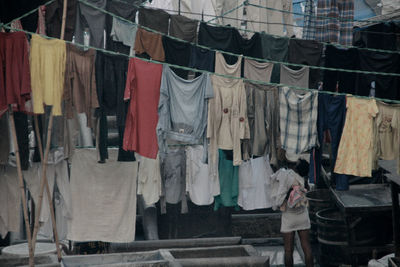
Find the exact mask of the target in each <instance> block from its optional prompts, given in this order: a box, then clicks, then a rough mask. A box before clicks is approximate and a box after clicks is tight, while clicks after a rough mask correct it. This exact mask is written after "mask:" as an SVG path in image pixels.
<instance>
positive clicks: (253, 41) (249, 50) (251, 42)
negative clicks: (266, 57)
mask: <svg viewBox="0 0 400 267" xmlns="http://www.w3.org/2000/svg"><path fill="white" fill-rule="evenodd" d="M242 54H243V55H244V56H248V57H255V58H260V59H262V58H263V53H262V44H261V35H260V34H259V33H255V34H253V36H252V37H251V38H250V39H245V38H242Z"/></svg>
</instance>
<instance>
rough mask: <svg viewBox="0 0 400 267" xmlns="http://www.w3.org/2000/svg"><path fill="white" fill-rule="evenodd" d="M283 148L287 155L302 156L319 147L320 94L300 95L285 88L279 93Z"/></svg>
mask: <svg viewBox="0 0 400 267" xmlns="http://www.w3.org/2000/svg"><path fill="white" fill-rule="evenodd" d="M279 103H280V106H279V113H280V130H281V143H282V148H283V149H285V150H286V154H289V153H290V154H301V153H303V152H305V151H309V150H311V149H312V148H313V147H315V146H316V145H317V115H318V93H316V92H308V93H305V94H298V93H296V91H294V90H291V89H289V88H288V87H283V88H281V89H280V91H279Z"/></svg>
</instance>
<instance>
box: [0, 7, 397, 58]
mask: <svg viewBox="0 0 400 267" xmlns="http://www.w3.org/2000/svg"><path fill="white" fill-rule="evenodd" d="M54 1H55V0H50V1H48V2H46V3H45V4H43V5H44V6H46V5H48V4H51V3H52V2H54ZM79 1H80V2H82V3H84V4H85V1H82V0H79ZM114 1H116V2H123V3H126V4H130V5H132V6H136V7H138V8H140V7H142V6H141V5H136V4H134V3H128V2H124V1H121V0H114ZM86 4H87V5H89V6H91V7H93V8H95V9H98V10H100V11H102V12H104V13H106V14H109V15H111V16H112V17H115V18H117V19H120V20H122V21H125V22H128V23H130V24H133V25H138V24H136V23H135V22H132V21H130V20H127V19H125V18H122V17H119V16H117V15H115V14H113V13H110V12H108V11H107V10H104V9H102V8H98V7H96V6H94V5H91V4H90V3H87V2H86ZM142 4H143V3H142ZM39 8H40V6H39V7H37V8H35V9H34V10H32V11H30V12H28V13H26V14H24V15H22V16H20V17H18V18H16V19H14V20H12V21H10V22H9V23H6V24H5V26H9V25H11V23H12V22H13V21H16V20H19V19H22V18H24V17H26V16H29V15H30V14H32V13H34V12H35V11H37V10H38V9H39ZM153 9H157V10H166V9H160V8H153ZM187 13H191V12H187ZM193 14H196V13H193ZM196 21H200V22H201V20H196ZM208 24H210V25H213V26H218V27H223V28H228V29H232V28H233V29H236V28H235V27H232V26H228V25H221V24H216V23H208ZM282 24H283V23H282ZM0 25H1V24H0ZM285 25H286V24H285ZM287 25H289V24H287ZM142 28H144V29H146V28H145V27H144V26H142ZM147 30H149V31H152V32H154V33H159V34H162V33H160V32H157V31H154V30H152V29H150V28H147ZM240 31H244V32H250V33H259V32H257V31H253V30H248V29H240ZM363 32H367V31H363ZM263 34H266V35H269V36H273V37H277V38H288V39H293V40H304V39H301V38H290V37H288V36H280V35H274V34H269V33H265V32H263ZM381 34H383V33H381ZM388 34H389V33H388ZM396 35H397V34H396ZM399 35H400V34H399ZM170 37H171V36H170ZM178 40H180V39H178ZM182 41H184V40H182ZM320 43H321V44H324V45H334V46H336V47H340V48H347V49H350V48H354V49H358V50H363V51H371V52H382V53H389V54H400V51H395V50H385V49H376V48H367V47H357V46H350V45H342V44H333V43H328V42H320ZM221 52H222V53H226V52H224V51H221Z"/></svg>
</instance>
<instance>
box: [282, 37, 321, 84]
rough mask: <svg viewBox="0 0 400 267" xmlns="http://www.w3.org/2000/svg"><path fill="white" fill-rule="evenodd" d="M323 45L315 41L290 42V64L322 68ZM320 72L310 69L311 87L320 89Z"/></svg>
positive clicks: (295, 40) (296, 40)
mask: <svg viewBox="0 0 400 267" xmlns="http://www.w3.org/2000/svg"><path fill="white" fill-rule="evenodd" d="M322 50H323V44H321V43H320V42H317V41H314V40H299V39H290V40H289V51H288V62H289V63H296V64H304V65H309V66H320V64H321V57H322ZM319 81H320V70H319V69H310V76H309V87H310V88H312V89H317V88H318V82H319Z"/></svg>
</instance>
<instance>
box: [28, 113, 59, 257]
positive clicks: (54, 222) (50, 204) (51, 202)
mask: <svg viewBox="0 0 400 267" xmlns="http://www.w3.org/2000/svg"><path fill="white" fill-rule="evenodd" d="M33 118H34V120H35V134H36V140H37V142H38V144H37V145H38V147H39V154H40V160H41V161H42V162H43V160H44V159H43V147H42V138H41V136H40V131H39V124H38V123H39V121H38V116H37V115H35V116H34V117H33ZM48 138H50V137H48ZM45 177H46V176H45ZM45 186H46V194H47V199H48V201H49V206H50V215H51V224H52V226H53V234H54V240H55V241H56V248H57V258H58V261H61V249H60V240H59V239H58V232H57V225H56V216H55V215H54V206H53V199H52V197H51V194H50V188H49V183H48V181H47V177H46V181H45ZM39 216H40V214H38V217H39Z"/></svg>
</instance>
